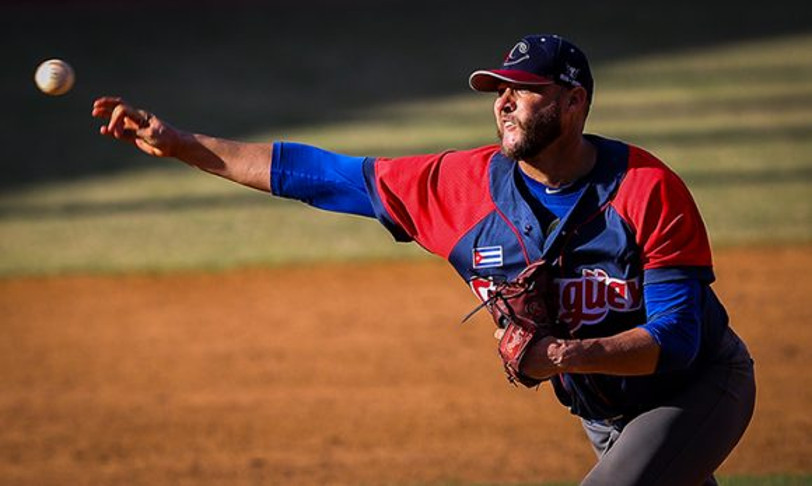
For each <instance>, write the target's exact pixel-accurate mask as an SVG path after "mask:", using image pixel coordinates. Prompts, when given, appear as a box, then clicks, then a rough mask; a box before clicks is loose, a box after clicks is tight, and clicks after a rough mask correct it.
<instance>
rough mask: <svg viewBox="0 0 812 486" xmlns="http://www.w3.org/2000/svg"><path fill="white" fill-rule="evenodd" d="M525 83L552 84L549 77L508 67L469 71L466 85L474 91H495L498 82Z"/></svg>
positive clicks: (534, 84) (536, 84)
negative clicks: (469, 74)
mask: <svg viewBox="0 0 812 486" xmlns="http://www.w3.org/2000/svg"><path fill="white" fill-rule="evenodd" d="M505 82H507V83H514V84H525V85H530V86H541V85H545V84H553V83H554V81H553V80H552V79H551V78H547V77H544V76H539V75H537V74H533V73H528V72H527V71H514V70H510V69H493V70H480V71H474V72H473V73H471V76H470V77H469V78H468V85H469V86H471V89H473V90H474V91H496V90H497V88H498V87H499V84H500V83H505Z"/></svg>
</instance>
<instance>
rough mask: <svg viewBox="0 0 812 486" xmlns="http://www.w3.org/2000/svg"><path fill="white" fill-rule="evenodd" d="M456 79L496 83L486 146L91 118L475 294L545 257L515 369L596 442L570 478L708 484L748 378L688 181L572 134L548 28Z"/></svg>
mask: <svg viewBox="0 0 812 486" xmlns="http://www.w3.org/2000/svg"><path fill="white" fill-rule="evenodd" d="M469 84H470V86H471V88H473V89H474V90H476V91H481V92H489V93H494V94H495V98H494V105H493V112H494V117H495V122H496V127H497V132H498V142H499V143H498V144H495V145H490V146H485V147H479V148H474V149H470V150H462V151H447V152H443V153H439V154H430V155H416V156H408V157H398V158H380V157H379V158H375V157H350V156H346V155H341V154H336V153H332V152H329V151H326V150H322V149H319V148H315V147H312V146H308V145H303V144H297V143H290V142H275V143H273V144H253V143H241V142H236V141H230V140H224V139H220V138H214V137H209V136H205V135H200V134H194V133H189V132H185V131H182V130H178V129H176V128H173V127H172V126H170V125H169V124H167V123H165V122H164V121H162V120H160V119H159V118H157V117H155V116H154V115H153V114H151V113H149V112H147V111H144V110H140V109H136V108H134V107H132V106H131V105H129V104H127V103H125V102H124V101H122V100H121V99H118V98H112V97H104V98H100V99H98V100H96V102H95V103H94V106H93V115H94V116H96V117H100V118H105V119H109V120H108V121H107V123H106V124H105V125H104V126H102V127H101V133H102V134H103V135H109V136H112V137H114V138H117V139H121V140H125V141H130V142H132V143H134V144H135V145H136V146H137V147H138V148H139V149H141V150H143V151H144V152H146V153H148V154H151V155H155V156H168V157H175V158H177V159H180V160H181V161H183V162H186V163H188V164H190V165H192V166H194V167H198V168H200V169H203V170H205V171H208V172H211V173H213V174H216V175H219V176H222V177H225V178H227V179H230V180H233V181H236V182H239V183H242V184H244V185H247V186H250V187H253V188H257V189H260V190H264V191H268V192H270V193H272V194H274V195H276V196H281V197H287V198H295V199H299V200H301V201H304V202H306V203H308V204H310V205H313V206H316V207H319V208H322V209H327V210H332V211H339V212H345V213H353V214H359V215H364V216H369V217H374V218H377V219H378V220H379V221H380V222H381V223H382V224H383V225H384V226H385V227H386V228H387V229H388V230H389V231H390V232H391V233H392V235H394V237H395V238H396V239H397V240H399V241H414V242H417V243H418V244H419V245H421V246H422V247H424V248H425V249H426V250H428V251H429V252H432V253H434V254H437V255H439V256H441V257H443V258H445V259H447V260H448V261H449V263H451V265H453V267H454V268H455V269H456V271H457V272H458V273H459V275H460V276H461V277H462V279H463V280H464V281H465V282H467V284H468V285H469V286H470V287H471V289H472V290H473V291H474V293H475V294H476V295H477V296H478V297H479V298H480V299H481V300H482V301H484V302H486V303H489V304H491V305H493V298H494V297H493V296H494V295H495V294H494V292H495V290H494V289H498V288H500V285H503V284H504V283H505V282H512V281H514V279H518V280H521V278H520V277H521V276H522V275H525V274H526V273H527V272H526V271H525V270H526V269H527V268H530V267H531V264H534V262H541V261H544V262H550V263H549V267H550V268H551V269H552V270H551V271H552V272H553V276H554V278H553V281H554V285H552V288H553V292H554V293H555V295H554V297H555V298H554V302H555V307H556V308H555V309H554V313H555V314H557V320H558V322H560V323H562V324H563V325H564V326H565V333H564V334H563V335H557V336H553V335H543V336H538V337H537V338H534V339H531V340H528V342H527V347H526V348H525V349H524V351H523V355H522V356H521V359H520V360H517V362H516V363H517V364H515V367H514V368H515V369H513V375H514V376H518V377H519V378H520V380H519V381H521V383H524V384H526V385H528V386H537V385H538V384H539V383H541V382H542V381H547V382H549V383H550V386H551V387H552V389H553V390H554V392H555V394H556V396H557V398H558V400H559V401H560V402H561V403H562V404H563V405H564V406H566V407H568V408H569V410H570V411H571V412H572V413H573V414H574V415H576V416H577V417H579V418H580V420H581V422H582V424H583V427H584V430H585V431H586V435H587V436H588V438H589V440H590V441H591V443H592V446H593V448H594V450H595V452H596V454H597V456H598V460H597V462H596V465H595V466H594V468H593V469H592V470H591V471H590V472H589V474H588V475H587V477H586V478H585V479H584V480H583V482H582V484H584V485H611V486H619V485H675V486H677V485H678V486H695V485H712V484H716V481H715V480H714V478H713V473H714V471H715V470H716V469H717V468H718V466H719V465H720V464H721V463H722V462H723V460H724V459H725V458H726V457H727V456H728V455H729V453H730V452H731V451H732V449H733V448H734V446H735V445H736V444H737V442H738V441H739V439H740V438H741V436H742V434H743V433H744V431H745V429H746V428H747V425H748V424H749V422H750V418H751V416H752V413H753V408H754V400H755V381H754V374H753V366H752V360H751V358H750V356H749V354H748V351H747V348H746V346H745V345H744V343H743V342H742V341H741V340H740V339H739V338H738V337H737V336H736V334H735V333H734V332H733V330H732V329H731V328H730V326H729V325H728V318H727V314H726V312H725V309H724V307H723V306H722V304H721V303H720V301H719V300H718V299H717V297H716V296H715V294H714V292H713V291H712V290H711V287H710V285H711V283H712V282H713V281H714V273H713V267H712V261H711V251H710V245H709V241H708V236H707V233H706V231H705V227H704V223H703V221H702V218H701V216H700V213H699V211H698V209H697V207H696V204H695V203H694V201H693V199H692V197H691V194H690V193H689V191H688V189H687V188H686V186H685V185H684V183H683V182H682V181H681V180H680V179H679V177H678V176H677V175H676V174H675V173H674V172H672V171H671V170H670V169H669V168H668V167H666V165H664V164H663V162H661V161H660V160H658V159H657V157H655V156H654V155H652V154H651V153H649V152H647V151H645V150H644V149H642V148H640V147H636V146H633V145H630V144H627V143H624V142H622V141H619V140H612V139H609V138H605V137H602V136H598V135H593V134H585V133H584V125H585V122H586V119H587V115H588V113H589V110H590V107H591V104H592V97H593V91H594V84H593V78H592V73H591V70H590V66H589V63H588V61H587V57H586V56H585V55H584V53H583V52H582V51H581V49H579V48H578V47H577V46H576V45H574V44H573V43H571V42H569V41H568V40H566V39H564V38H562V37H560V36H557V35H530V36H527V37H524V38H522V39H521V40H519V42H518V43H516V44H515V45H514V46H513V47H512V49H511V50H510V51H509V53H508V54H507V56H506V57H505V59H504V61H503V63H502V64H501V66H500V67H499V68H498V69H490V70H478V71H475V72H474V73H473V74H472V75H471V76H470V79H469ZM504 333H505V331H504V330H503V329H499V330H498V332H497V338H499V339H500V352H501V350H502V346H503V341H504V339H505V336H503V334H504ZM506 366H507V365H506Z"/></svg>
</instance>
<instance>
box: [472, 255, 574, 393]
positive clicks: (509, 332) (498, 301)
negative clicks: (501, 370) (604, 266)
mask: <svg viewBox="0 0 812 486" xmlns="http://www.w3.org/2000/svg"><path fill="white" fill-rule="evenodd" d="M483 305H484V306H486V307H487V308H488V310H489V311H490V312H491V316H492V317H493V320H494V322H495V323H496V325H497V326H498V327H500V328H502V329H504V330H505V333H504V334H503V335H502V338H501V339H500V341H499V348H498V352H499V357H500V358H502V362H503V363H504V365H505V373H506V374H507V378H508V381H510V383H512V384H514V385H515V384H516V382H517V381H518V382H519V383H521V384H522V385H524V386H526V387H535V386H538V385H539V384H540V383H541V382H542V381H543V380H538V379H535V378H531V377H529V376H526V375H524V374H522V372H521V364H522V360H523V359H524V356H525V354H526V353H527V349H528V348H529V347H530V346H531V345H532V344H533V343H535V342H536V341H538V340H539V339H541V338H543V337H546V336H556V337H565V334H566V332H565V331H564V326H563V325H562V324H561V323H560V321H559V320H558V318H557V314H558V313H557V307H556V304H555V284H554V282H553V278H552V271H551V267H550V265H549V264H547V263H546V262H545V261H543V260H540V261H537V262H535V263H533V264H531V265H529V266H528V267H527V268H525V269H524V270H523V271H522V272H521V273H520V274H519V275H518V276H517V277H516V278H515V279H514V280H510V281H507V282H503V283H500V284H498V285H497V286H496V287H495V288H494V289H493V290H491V291H489V293H488V299H487V300H486V301H485V302H484V304H483ZM480 308H481V307H480ZM469 316H470V315H469Z"/></svg>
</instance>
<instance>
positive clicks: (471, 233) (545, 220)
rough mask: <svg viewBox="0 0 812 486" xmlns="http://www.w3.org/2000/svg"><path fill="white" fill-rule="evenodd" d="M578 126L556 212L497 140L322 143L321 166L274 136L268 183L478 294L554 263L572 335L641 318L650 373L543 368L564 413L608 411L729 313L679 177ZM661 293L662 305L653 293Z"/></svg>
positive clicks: (610, 329) (640, 397) (643, 400)
mask: <svg viewBox="0 0 812 486" xmlns="http://www.w3.org/2000/svg"><path fill="white" fill-rule="evenodd" d="M588 138H589V140H590V141H591V142H592V143H593V144H594V145H595V146H596V147H597V149H598V159H597V163H596V164H595V167H594V169H593V170H592V171H591V172H590V173H589V174H588V175H587V176H586V177H585V178H584V179H583V180H582V181H581V183H580V186H579V190H578V193H577V194H576V197H575V198H574V199H573V201H571V202H568V203H567V204H568V205H570V204H571V205H572V207H571V208H569V210H568V211H567V212H566V214H564V215H563V217H560V218H559V217H558V216H557V215H556V214H555V213H558V214H561V213H560V212H557V211H545V208H544V205H543V204H541V203H539V200H538V198H536V197H533V195H532V193H531V190H530V189H529V188H528V184H527V183H526V182H525V181H524V180H523V177H522V173H521V169H520V168H519V167H518V164H516V163H515V162H514V161H512V160H510V159H508V158H507V157H505V156H504V155H503V154H502V153H501V152H500V150H499V147H498V146H495V145H494V146H487V147H481V148H477V149H473V150H467V151H449V152H444V153H440V154H432V155H420V156H411V157H399V158H347V159H344V160H340V161H339V160H337V159H333V158H331V157H333V155H332V154H329V152H325V154H327V155H325V157H328V158H329V159H330V163H331V164H332V165H331V168H330V169H329V170H323V169H321V168H320V167H324V163H325V162H324V161H316V159H317V158H318V157H315V158H313V157H310V158H308V156H307V155H306V154H305V152H307V151H308V150H317V149H308V148H307V147H306V146H300V145H296V144H282V143H277V144H276V145H275V146H274V155H273V161H272V176H271V179H272V191H273V193H274V194H276V195H280V196H285V197H295V198H297V199H302V200H305V201H306V202H308V203H310V204H313V205H315V206H318V207H322V208H325V209H331V210H340V211H345V212H352V213H356V214H364V215H373V214H374V216H375V217H377V218H378V219H379V220H380V221H381V222H382V224H383V225H384V226H385V227H386V228H387V229H388V230H389V231H390V232H391V233H392V234H393V235H394V237H395V238H396V239H397V240H399V241H414V242H416V243H418V244H419V245H421V246H423V247H424V248H425V249H426V250H428V251H430V252H432V253H434V254H436V255H439V256H441V257H443V258H445V259H447V260H448V261H449V262H450V263H451V264H452V265H453V267H454V268H455V269H456V271H457V273H458V274H459V275H460V276H461V277H462V278H463V279H464V280H465V281H466V282H468V284H469V285H470V287H471V289H472V290H473V291H474V293H475V294H476V295H477V296H478V297H479V298H480V299H484V298H485V297H486V296H487V290H488V289H489V288H490V287H491V286H492V285H494V283H495V282H499V281H502V280H505V279H512V278H514V277H515V276H516V275H517V274H518V273H519V272H521V271H522V269H524V268H525V267H526V266H527V265H528V264H530V263H531V262H534V261H536V260H539V259H542V258H543V259H546V260H547V261H551V262H555V269H556V272H557V278H556V282H557V291H558V302H559V317H560V319H562V320H563V321H564V322H566V323H567V324H568V326H569V329H570V332H571V334H572V335H573V337H575V338H592V337H603V336H610V335H614V334H617V333H619V332H622V331H625V330H628V329H632V328H634V327H637V326H641V325H642V326H648V327H647V330H648V331H649V332H650V333H651V334H652V336H654V338H655V340H657V342H658V343H660V345H661V349H662V350H661V364H660V366H659V367H658V372H657V373H655V374H653V375H648V376H640V377H625V376H609V375H602V374H562V375H558V376H556V377H554V378H553V379H552V383H553V386H554V388H555V391H556V394H557V396H558V398H559V400H560V401H561V402H562V403H564V404H565V405H567V406H569V407H570V409H571V410H572V412H573V413H575V414H577V415H580V416H582V417H585V418H594V419H605V418H613V417H617V416H622V415H627V414H632V413H635V412H636V411H639V410H642V409H645V408H648V407H650V406H653V405H655V404H657V403H659V402H660V401H661V400H663V399H664V398H665V397H666V396H668V395H669V394H671V393H673V392H675V391H677V390H678V389H679V388H680V387H681V386H682V385H683V384H684V383H685V382H686V380H687V379H688V378H689V377H690V376H691V374H692V373H694V372H696V370H698V369H700V368H701V367H702V366H703V363H704V359H705V358H707V356H709V355H710V353H711V352H713V350H714V347H715V346H716V344H717V343H718V341H719V339H720V337H721V335H722V332H723V331H724V329H725V328H726V326H727V315H726V313H725V311H724V308H723V307H722V305H721V304H720V303H719V301H718V300H717V299H716V297H715V295H714V294H713V292H712V290H711V289H710V287H709V284H710V283H711V282H712V281H713V279H714V276H713V270H712V261H711V252H710V245H709V241H708V236H707V233H706V231H705V227H704V224H703V222H702V219H701V216H700V214H699V211H698V210H697V207H696V204H695V203H694V201H693V199H692V197H691V195H690V192H689V191H688V189H687V187H686V186H685V185H684V184H683V182H682V181H681V180H680V179H679V177H678V176H677V175H676V174H675V173H674V172H672V171H671V170H670V169H669V168H668V167H667V166H666V165H665V164H663V163H662V162H661V161H659V160H658V159H657V158H656V157H654V156H653V155H652V154H650V153H648V152H646V151H644V150H642V149H640V148H638V147H634V146H631V145H628V144H626V143H623V142H620V141H615V140H609V139H606V138H602V137H597V136H592V135H590V136H588ZM297 151H300V152H299V153H298V154H297ZM305 159H308V160H309V161H308V160H305ZM317 166H318V167H317ZM359 171H360V172H361V173H362V178H358V173H359ZM325 174H329V175H325ZM336 174H339V175H336ZM336 180H340V181H342V182H341V183H336V182H335V181H336ZM346 181H352V182H351V183H347V182H346ZM361 184H363V187H361ZM361 194H363V197H361V198H359V195H361ZM336 200H340V201H342V202H341V203H339V204H337V203H336V202H335V201H336ZM348 201H356V202H354V203H353V202H348ZM686 282H687V283H688V284H687V285H686V284H685V283H686ZM644 287H645V288H647V289H649V288H650V289H652V291H651V292H650V293H645V292H644ZM655 290H656V291H655ZM672 290H673V291H674V292H675V294H674V295H678V296H682V297H684V298H682V297H680V299H681V300H679V301H678V304H679V305H677V304H674V299H673V298H671V297H670V296H668V295H667V294H670V293H671V291H672ZM664 296H666V297H664ZM644 297H646V298H648V301H647V299H646V298H644ZM661 299H664V300H665V301H667V302H669V304H668V305H659V304H658V302H659V300H661ZM686 302H687V303H688V304H687V305H683V304H685V303H686ZM684 322H688V323H689V324H684ZM691 326H695V328H694V327H691ZM681 342H685V343H690V344H689V345H682V344H680V343H681ZM686 349H687V351H686Z"/></svg>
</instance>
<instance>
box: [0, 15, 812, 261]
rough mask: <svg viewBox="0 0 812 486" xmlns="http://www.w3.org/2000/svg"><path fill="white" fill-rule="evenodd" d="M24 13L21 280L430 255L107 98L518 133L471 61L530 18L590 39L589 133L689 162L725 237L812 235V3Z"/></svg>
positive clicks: (6, 82) (7, 239)
mask: <svg viewBox="0 0 812 486" xmlns="http://www.w3.org/2000/svg"><path fill="white" fill-rule="evenodd" d="M0 8H2V10H0V12H2V14H1V15H0V49H2V52H3V59H4V60H5V63H4V66H3V69H2V75H1V76H0V96H2V99H3V107H4V109H3V110H2V111H0V124H2V126H3V127H4V130H3V134H2V137H3V144H2V146H3V156H2V157H1V158H0V164H2V167H1V168H0V169H2V177H0V232H2V236H3V237H2V242H0V275H19V274H31V273H36V274H39V273H52V272H71V271H88V270H90V271H110V270H112V271H115V270H117V269H122V270H128V269H137V268H152V269H156V268H157V269H177V268H200V267H201V266H203V267H211V268H224V267H234V266H241V265H252V264H268V263H271V264H273V263H279V262H283V261H314V260H322V259H335V258H337V259H347V258H351V259H355V258H368V257H373V258H392V257H394V258H401V257H415V256H422V253H421V252H420V251H419V250H414V249H412V248H411V247H407V246H402V245H391V244H390V239H389V237H388V236H387V235H385V234H384V232H383V230H382V229H380V228H378V226H377V225H374V224H367V223H366V222H362V221H359V220H357V218H353V217H344V216H335V215H329V216H326V217H325V216H324V215H322V214H321V213H319V212H317V211H313V210H310V209H306V208H304V207H301V205H299V204H297V203H290V202H287V201H276V200H268V199H267V198H265V197H264V195H262V194H254V193H251V192H246V191H245V190H243V189H241V188H237V187H231V186H230V185H228V184H223V183H221V182H220V181H214V180H210V178H208V177H206V176H203V175H201V174H198V173H197V172H195V171H190V170H188V169H186V168H185V167H179V164H177V163H174V162H171V161H164V160H157V159H150V158H149V157H146V156H143V155H141V154H140V153H138V152H136V151H135V150H134V149H133V148H131V147H126V146H123V145H121V144H118V143H115V142H113V141H111V140H108V139H104V138H102V137H100V136H98V134H97V130H98V126H99V122H98V121H96V120H94V119H92V118H91V117H90V115H89V112H90V106H91V104H92V101H93V99H94V98H95V97H97V96H100V95H105V94H114V95H119V96H123V97H124V98H126V99H127V100H129V101H130V102H131V103H133V104H136V105H138V106H140V107H144V108H146V109H148V110H151V111H153V112H155V113H157V114H158V115H159V116H161V117H163V118H164V119H165V120H168V121H169V122H170V123H172V124H174V125H176V126H179V127H183V128H186V129H189V130H192V131H197V132H201V133H206V134H210V135H218V136H224V137H231V138H235V139H239V140H263V141H270V140H276V139H287V140H296V141H301V142H306V143H311V144H315V145H320V146H323V147H325V148H328V149H332V150H336V151H340V152H345V153H351V154H357V155H403V154H408V153H419V152H427V151H436V150H444V149H447V148H466V147H471V146H475V145H476V144H483V143H491V142H492V141H493V140H494V134H493V132H494V129H493V122H492V119H491V108H490V106H491V101H492V100H491V97H490V96H488V95H482V94H476V93H471V92H470V91H469V90H468V88H467V76H468V74H469V73H470V72H471V71H472V70H474V69H476V68H481V67H492V66H496V65H498V64H499V63H500V61H501V58H502V57H503V55H504V53H505V52H506V51H507V50H509V49H510V47H511V46H512V45H513V44H514V43H515V41H516V40H517V39H518V38H520V37H521V36H522V35H524V34H526V33H529V32H558V33H560V34H562V35H564V36H567V37H569V38H571V39H573V40H574V41H575V42H576V43H578V44H579V45H581V46H582V48H583V49H584V50H585V51H586V52H587V53H588V55H589V56H590V58H591V61H592V63H593V70H594V71H595V77H596V86H597V87H596V100H595V106H594V109H593V110H592V116H591V119H590V123H589V126H588V129H589V130H590V131H593V132H596V133H600V134H603V135H605V136H609V137H618V138H623V139H626V140H628V141H630V142H633V143H639V144H643V145H644V146H645V147H646V148H648V149H649V150H651V151H653V152H655V153H656V154H657V155H659V156H661V157H662V158H663V159H664V160H665V161H666V162H667V163H669V164H670V165H671V166H672V167H674V168H675V169H677V170H678V172H679V173H680V174H681V175H682V176H683V177H684V178H685V179H686V180H687V181H688V183H689V185H690V187H691V189H692V190H693V192H694V194H695V196H696V197H697V199H698V200H699V202H700V206H701V208H702V210H703V211H704V212H705V217H706V220H707V224H708V226H709V228H710V230H711V235H712V238H713V240H714V242H715V243H716V244H720V245H728V244H738V243H742V242H744V243H753V242H767V241H776V240H778V241H793V240H798V239H801V240H809V239H810V237H812V230H810V224H809V223H810V222H811V221H812V197H810V180H812V160H811V159H812V158H811V157H810V153H812V152H811V151H810V144H812V140H810V138H811V137H810V128H812V121H811V120H812V116H811V115H812V55H810V52H812V34H811V33H810V31H809V30H810V25H812V23H811V22H810V20H812V10H810V9H809V8H806V5H805V3H803V2H800V1H794V0H778V1H775V2H771V3H770V4H769V5H764V4H758V5H756V4H750V3H746V2H738V1H715V2H698V1H697V2H682V3H669V4H667V5H659V4H655V3H653V2H644V1H637V0H622V1H619V2H611V3H608V2H589V1H578V0H576V1H570V2H539V1H532V2H531V1H518V2H511V3H510V4H509V5H502V4H496V3H494V2H481V1H479V0H471V1H465V2H463V1H445V2H429V1H422V0H416V1H415V0H412V1H400V0H382V1H376V2H373V1H366V0H351V1H347V2H341V3H338V2H329V1H315V2H307V3H306V4H305V3H297V2H255V1H245V0H236V1H232V2H228V3H224V2H216V1H204V2H191V1H189V2H183V1H182V2H159V1H152V0H149V1H144V2H102V1H87V0H80V1H75V2H67V1H66V2H59V1H25V2H23V1H18V2H10V3H9V2H5V3H4V4H3V6H2V7H0ZM53 57H57V58H62V59H64V60H66V61H68V62H69V63H71V64H72V66H73V67H74V69H75V71H76V73H77V82H76V85H75V87H74V89H73V91H71V92H70V93H68V94H67V95H65V96H62V97H49V96H46V95H44V94H42V93H40V92H39V91H37V89H36V88H35V86H34V84H33V81H32V78H33V73H34V69H35V68H36V66H37V65H38V64H39V63H40V62H41V61H43V60H45V59H48V58H53ZM179 235H196V238H194V239H193V240H194V241H192V242H190V241H189V240H188V239H186V240H185V241H183V243H182V244H181V243H180V242H178V238H177V237H178V236H179ZM294 242H295V244H292V243H294ZM303 242H306V244H303ZM311 243H312V244H311ZM226 249H228V250H229V251H225V250H226Z"/></svg>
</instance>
